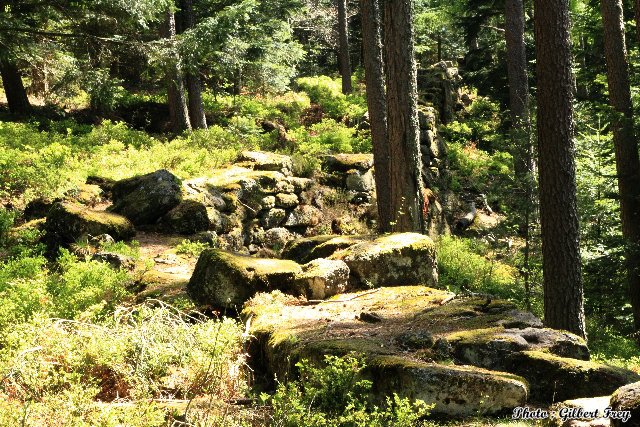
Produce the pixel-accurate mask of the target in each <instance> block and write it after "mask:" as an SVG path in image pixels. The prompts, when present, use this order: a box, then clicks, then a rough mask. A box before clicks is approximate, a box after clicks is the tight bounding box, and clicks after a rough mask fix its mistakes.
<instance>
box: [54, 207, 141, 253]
mask: <svg viewBox="0 0 640 427" xmlns="http://www.w3.org/2000/svg"><path fill="white" fill-rule="evenodd" d="M44 229H45V232H46V237H45V241H46V243H47V245H48V246H49V248H50V249H52V250H54V251H55V248H58V247H68V246H69V245H71V244H72V243H75V242H77V241H78V240H81V239H86V238H88V237H89V236H98V235H101V234H108V235H110V236H111V237H113V238H114V239H115V240H128V239H131V238H132V237H133V236H135V234H136V230H135V228H134V227H133V224H131V222H130V221H129V220H128V219H127V218H125V217H123V216H121V215H117V214H113V213H109V212H104V211H96V210H92V209H89V208H87V207H85V206H82V205H78V204H72V203H56V204H54V205H53V206H52V207H51V209H50V210H49V214H48V216H47V220H46V222H45V225H44Z"/></svg>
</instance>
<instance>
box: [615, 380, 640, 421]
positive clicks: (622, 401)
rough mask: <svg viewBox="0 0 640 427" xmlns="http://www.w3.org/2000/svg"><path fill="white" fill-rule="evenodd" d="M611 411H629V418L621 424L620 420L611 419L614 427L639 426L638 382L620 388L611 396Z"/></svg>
mask: <svg viewBox="0 0 640 427" xmlns="http://www.w3.org/2000/svg"><path fill="white" fill-rule="evenodd" d="M611 409H613V410H614V411H629V412H630V415H631V418H630V419H629V420H627V422H626V423H623V420H622V419H619V418H618V419H611V425H612V426H614V427H623V426H624V427H638V426H640V382H635V383H633V384H628V385H626V386H624V387H620V388H619V389H618V390H616V391H615V392H614V393H613V395H612V396H611Z"/></svg>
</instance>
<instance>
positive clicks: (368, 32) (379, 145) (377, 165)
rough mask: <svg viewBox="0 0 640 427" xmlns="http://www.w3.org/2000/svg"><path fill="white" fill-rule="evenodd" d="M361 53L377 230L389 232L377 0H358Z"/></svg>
mask: <svg viewBox="0 0 640 427" xmlns="http://www.w3.org/2000/svg"><path fill="white" fill-rule="evenodd" d="M360 13H361V14H362V50H363V57H364V58H363V59H364V69H365V73H364V74H365V82H366V85H367V106H368V107H369V123H370V127H371V141H372V145H373V163H374V169H375V177H376V199H377V205H378V228H379V230H380V231H381V232H383V233H386V232H389V231H391V199H390V195H391V194H390V193H391V185H390V182H389V144H388V143H387V96H386V93H385V87H384V69H383V58H382V36H381V27H380V5H379V3H378V0H361V1H360Z"/></svg>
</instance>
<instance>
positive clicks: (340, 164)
mask: <svg viewBox="0 0 640 427" xmlns="http://www.w3.org/2000/svg"><path fill="white" fill-rule="evenodd" d="M372 167H373V154H330V155H327V156H325V157H324V158H323V159H322V168H323V169H324V170H325V171H327V172H329V173H331V172H347V171H350V170H352V169H357V170H360V171H363V172H366V171H368V170H369V169H371V168H372Z"/></svg>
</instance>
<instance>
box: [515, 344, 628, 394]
mask: <svg viewBox="0 0 640 427" xmlns="http://www.w3.org/2000/svg"><path fill="white" fill-rule="evenodd" d="M505 369H506V370H508V371H509V372H513V373H515V374H517V375H520V376H522V377H524V378H526V379H527V380H528V381H529V382H530V384H531V398H532V399H534V400H536V401H542V402H552V401H562V400H568V399H576V398H581V397H597V396H602V395H605V394H609V393H613V392H614V391H615V390H616V389H618V388H619V387H621V386H623V385H626V384H629V383H632V382H634V381H638V380H640V376H639V375H638V374H635V373H633V372H631V371H629V370H626V369H622V368H617V367H613V366H608V365H603V364H600V363H595V362H589V361H585V360H577V359H570V358H567V357H560V356H556V355H553V354H551V353H548V352H543V351H522V352H517V353H513V354H512V355H510V356H509V357H508V358H507V359H506V360H505Z"/></svg>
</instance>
